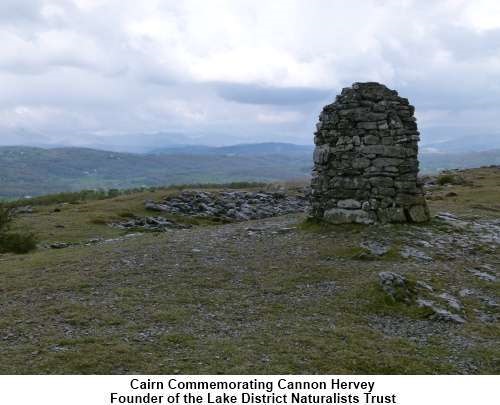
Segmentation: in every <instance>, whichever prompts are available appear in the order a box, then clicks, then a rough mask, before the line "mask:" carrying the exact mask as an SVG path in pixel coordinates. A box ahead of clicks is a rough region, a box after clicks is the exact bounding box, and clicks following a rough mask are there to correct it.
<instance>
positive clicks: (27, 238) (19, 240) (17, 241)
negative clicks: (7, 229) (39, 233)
mask: <svg viewBox="0 0 500 405" xmlns="http://www.w3.org/2000/svg"><path fill="white" fill-rule="evenodd" d="M36 244H37V240H36V237H35V235H33V234H32V233H4V234H0V253H8V252H11V253H19V254H23V253H28V252H31V251H32V250H35V249H36Z"/></svg>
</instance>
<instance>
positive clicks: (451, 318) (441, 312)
mask: <svg viewBox="0 0 500 405" xmlns="http://www.w3.org/2000/svg"><path fill="white" fill-rule="evenodd" d="M417 304H418V306H420V307H424V308H428V309H429V310H431V311H432V314H431V315H430V318H431V319H435V320H437V321H445V322H455V323H465V319H464V318H462V317H461V316H460V315H458V314H454V313H452V312H450V311H448V310H446V309H443V308H440V307H437V306H436V305H435V304H434V301H431V300H424V299H418V300H417Z"/></svg>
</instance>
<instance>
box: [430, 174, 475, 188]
mask: <svg viewBox="0 0 500 405" xmlns="http://www.w3.org/2000/svg"><path fill="white" fill-rule="evenodd" d="M437 183H438V184H439V185H440V186H444V185H446V184H452V185H455V186H459V185H464V184H469V183H467V181H466V180H465V179H464V178H463V177H462V176H460V175H458V174H454V173H442V174H440V175H439V176H438V178H437Z"/></svg>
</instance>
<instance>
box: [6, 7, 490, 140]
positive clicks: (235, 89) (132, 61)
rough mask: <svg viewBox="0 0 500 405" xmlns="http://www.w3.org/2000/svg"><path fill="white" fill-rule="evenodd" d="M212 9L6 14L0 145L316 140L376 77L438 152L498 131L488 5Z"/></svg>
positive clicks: (60, 10)
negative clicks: (402, 100)
mask: <svg viewBox="0 0 500 405" xmlns="http://www.w3.org/2000/svg"><path fill="white" fill-rule="evenodd" d="M208 3H209V2H199V1H194V0H186V1H183V2H178V3H175V4H173V3H170V2H168V3H167V2H161V1H158V0H145V1H142V2H136V1H133V0H106V1H104V0H15V1H14V0H3V1H2V2H0V42H1V43H2V46H1V47H0V89H2V90H1V91H0V144H6V143H12V142H16V143H28V144H34V143H36V142H37V141H36V139H41V140H42V141H43V142H42V141H41V143H66V144H85V143H87V144H89V145H91V144H92V145H97V144H98V145H101V146H105V145H110V146H111V145H115V144H117V143H119V139H122V140H123V143H124V144H125V143H127V144H131V145H132V144H134V142H132V141H130V139H132V138H134V139H140V138H141V137H140V136H139V135H137V134H144V133H149V134H157V133H162V134H169V136H168V137H167V138H168V141H169V142H175V138H176V137H177V138H178V142H182V143H186V142H188V143H189V142H203V143H209V144H224V143H234V142H252V141H276V140H280V141H287V140H288V141H293V142H300V143H310V142H312V132H313V128H314V123H315V121H316V119H317V115H318V113H319V111H320V109H321V107H322V106H323V105H324V104H325V103H328V102H331V101H333V100H334V97H335V94H336V93H338V92H340V90H341V88H342V87H345V86H348V85H350V84H351V83H353V82H356V81H371V80H376V81H381V82H384V83H386V84H387V85H388V86H390V87H393V88H396V89H397V90H398V91H399V92H400V94H401V95H403V96H405V97H408V98H409V99H410V101H411V102H412V103H413V104H414V105H415V106H416V108H417V116H418V118H419V123H420V125H421V128H422V133H423V136H424V137H425V138H426V139H429V142H431V141H432V139H438V138H439V137H440V136H441V134H442V135H443V136H446V137H447V138H449V137H456V138H457V139H459V138H460V137H461V136H464V135H471V134H472V135H473V134H474V133H481V134H487V133H492V134H495V133H500V123H499V122H498V119H497V118H496V117H498V116H499V115H500V77H499V76H500V7H499V6H498V3H497V2H496V1H494V0H491V1H489V0H478V1H477V2H464V1H462V0H456V1H455V0H454V1H436V2H432V4H429V3H427V2H426V3H425V4H424V3H423V2H418V1H416V0H415V1H411V0H409V1H405V2H401V1H395V0H383V1H382V0H365V1H360V2H359V4H357V3H356V1H355V2H354V3H352V4H351V3H349V5H347V3H345V2H343V1H332V0H315V1H313V2H310V3H307V4H306V3H304V2H302V1H300V0H296V1H294V0H277V1H275V2H272V4H265V5H264V4H263V3H260V2H254V3H246V2H235V1H229V0H228V1H226V2H225V4H224V5H223V6H221V7H219V8H214V7H213V6H212V5H211V4H208ZM283 9H286V10H287V12H286V13H283ZM449 128H453V130H449ZM153 138H154V137H152V138H151V137H150V138H148V139H153ZM167 138H165V139H167ZM154 139H155V142H156V140H158V139H160V140H161V139H164V138H162V137H159V138H154ZM165 142H166V140H165Z"/></svg>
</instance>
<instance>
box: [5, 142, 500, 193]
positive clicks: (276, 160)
mask: <svg viewBox="0 0 500 405" xmlns="http://www.w3.org/2000/svg"><path fill="white" fill-rule="evenodd" d="M312 150H313V149H312V146H304V145H293V144H286V143H262V144H242V145H234V146H225V147H218V148H214V147H207V146H197V147H174V148H167V149H163V150H159V151H156V153H152V154H148V155H141V154H132V153H118V152H109V151H102V150H94V149H84V148H56V149H41V148H28V147H0V198H16V197H23V196H27V195H29V196H37V195H41V194H47V193H56V192H61V191H76V190H82V189H98V188H105V189H110V188H120V189H124V188H134V187H143V186H166V185H171V184H194V183H228V182H233V181H264V182H272V181H283V180H292V179H293V180H295V179H306V178H309V176H310V174H311V169H312ZM492 164H500V150H491V151H484V152H470V153H462V154H448V153H421V155H420V168H421V172H422V173H427V172H436V171H439V170H443V169H451V168H470V167H480V166H484V165H492Z"/></svg>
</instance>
